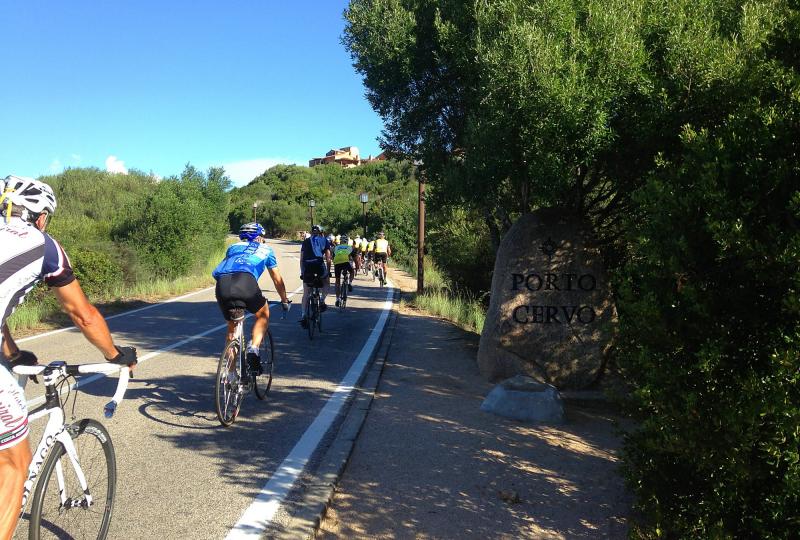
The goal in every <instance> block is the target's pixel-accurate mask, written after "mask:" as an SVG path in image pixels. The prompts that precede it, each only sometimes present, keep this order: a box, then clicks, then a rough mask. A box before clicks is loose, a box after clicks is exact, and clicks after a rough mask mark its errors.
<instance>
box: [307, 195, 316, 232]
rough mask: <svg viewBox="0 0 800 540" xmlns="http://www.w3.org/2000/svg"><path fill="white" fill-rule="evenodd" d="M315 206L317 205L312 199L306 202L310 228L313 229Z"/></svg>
mask: <svg viewBox="0 0 800 540" xmlns="http://www.w3.org/2000/svg"><path fill="white" fill-rule="evenodd" d="M315 206H317V203H316V202H314V199H309V200H308V209H309V210H310V211H311V228H312V229H313V228H314V207H315Z"/></svg>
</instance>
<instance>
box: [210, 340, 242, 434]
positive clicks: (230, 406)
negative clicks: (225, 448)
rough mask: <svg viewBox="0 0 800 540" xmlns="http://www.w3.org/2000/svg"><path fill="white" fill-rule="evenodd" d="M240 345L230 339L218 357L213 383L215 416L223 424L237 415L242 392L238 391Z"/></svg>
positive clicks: (229, 422) (233, 419)
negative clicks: (215, 377)
mask: <svg viewBox="0 0 800 540" xmlns="http://www.w3.org/2000/svg"><path fill="white" fill-rule="evenodd" d="M241 354H242V346H241V344H240V343H239V341H231V342H230V343H228V345H226V346H225V349H224V350H223V351H222V355H221V356H220V357H219V365H218V366H217V380H216V382H215V384H214V396H215V401H216V408H217V418H218V419H219V422H220V423H221V424H222V425H223V426H230V425H231V424H233V422H234V421H235V420H236V417H237V416H238V415H239V408H240V407H241V406H242V399H243V398H244V392H240V391H239V381H240V380H241V373H240V372H239V369H240V366H241V362H240V356H241Z"/></svg>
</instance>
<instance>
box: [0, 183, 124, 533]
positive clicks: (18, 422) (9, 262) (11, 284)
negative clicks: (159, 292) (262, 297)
mask: <svg viewBox="0 0 800 540" xmlns="http://www.w3.org/2000/svg"><path fill="white" fill-rule="evenodd" d="M55 209H56V198H55V195H54V194H53V190H52V189H51V188H50V186H48V185H47V184H45V183H43V182H39V181H37V180H34V179H32V178H24V177H19V176H8V177H6V178H5V179H3V180H0V245H1V246H3V250H2V254H0V314H2V334H0V538H8V537H10V536H11V534H12V533H13V532H14V528H15V527H16V522H17V519H18V516H19V508H20V506H21V504H22V491H23V490H22V486H23V483H24V482H25V478H26V476H27V472H28V465H29V464H30V462H31V450H30V446H29V444H28V442H27V440H26V438H27V436H28V411H27V406H26V403H25V396H24V394H23V392H22V388H21V387H20V386H19V384H18V383H17V380H16V378H15V377H14V376H13V375H12V373H11V368H12V367H13V366H14V365H17V364H36V363H37V359H36V356H35V355H34V354H33V353H32V352H30V351H21V350H20V349H19V347H17V344H16V343H15V342H14V339H13V338H12V337H11V333H10V332H9V330H8V325H7V324H6V319H8V317H9V316H10V315H11V313H12V312H13V311H14V309H15V308H16V307H17V306H18V305H20V304H21V303H22V302H23V301H24V300H25V295H26V294H27V293H28V292H30V291H31V289H33V287H34V286H35V285H36V284H37V283H39V282H41V281H44V282H45V283H46V284H47V285H48V286H50V288H51V290H52V291H53V292H54V293H55V295H56V298H58V301H59V303H60V304H61V307H62V309H63V310H64V311H65V312H66V313H67V314H68V315H69V316H70V318H71V319H72V321H73V322H74V323H75V326H77V327H78V329H80V331H81V332H82V333H83V335H84V336H85V337H86V339H88V340H89V342H90V343H92V345H94V346H95V347H97V348H98V349H99V350H100V352H101V353H103V356H105V358H106V360H108V361H109V362H114V363H117V364H125V365H129V366H132V365H134V364H136V349H135V348H133V347H117V346H116V345H115V344H114V340H113V339H112V337H111V334H110V333H109V331H108V325H107V324H106V321H105V319H104V318H103V316H102V315H100V312H99V311H97V308H95V307H94V306H93V305H92V304H91V303H89V301H88V300H87V298H86V295H85V294H84V293H83V290H82V289H81V286H80V285H79V284H78V282H77V280H76V279H75V274H74V273H73V271H72V267H71V266H70V262H69V258H68V257H67V255H66V253H64V250H63V249H62V248H61V245H59V243H58V242H56V241H55V240H54V239H53V238H51V237H50V236H49V235H48V234H47V233H45V232H44V231H45V229H46V228H47V223H48V220H49V219H50V216H51V215H52V214H53V212H55Z"/></svg>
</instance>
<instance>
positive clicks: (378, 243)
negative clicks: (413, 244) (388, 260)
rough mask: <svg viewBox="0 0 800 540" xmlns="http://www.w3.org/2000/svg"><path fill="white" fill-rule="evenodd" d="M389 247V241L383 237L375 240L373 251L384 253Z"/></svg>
mask: <svg viewBox="0 0 800 540" xmlns="http://www.w3.org/2000/svg"><path fill="white" fill-rule="evenodd" d="M388 249H389V241H388V240H386V239H385V238H378V239H377V240H375V253H386V251H387V250H388Z"/></svg>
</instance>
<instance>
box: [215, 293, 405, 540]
mask: <svg viewBox="0 0 800 540" xmlns="http://www.w3.org/2000/svg"><path fill="white" fill-rule="evenodd" d="M387 285H388V287H387V291H386V301H385V302H384V303H383V308H382V312H381V316H380V318H379V319H378V323H377V324H376V325H375V328H373V329H372V333H370V335H369V338H367V342H366V343H365V344H364V347H363V348H362V349H361V352H360V353H359V354H358V356H357V357H356V359H355V360H354V361H353V364H352V366H350V370H349V371H348V372H347V374H346V375H345V376H344V378H343V379H342V381H341V382H340V383H339V386H337V387H336V390H335V391H334V392H333V395H332V396H331V397H330V398H329V399H328V401H327V403H325V406H324V407H323V408H322V411H320V413H319V414H318V415H317V417H316V418H315V419H314V422H312V424H311V425H310V426H309V427H308V429H307V430H306V431H305V433H303V436H302V437H301V438H300V440H299V441H298V442H297V444H295V446H294V448H292V451H291V452H290V453H289V455H288V456H287V457H286V459H284V460H283V463H281V464H280V466H279V467H278V469H277V470H276V471H275V473H274V474H273V475H272V478H270V480H269V482H267V483H266V484H265V485H264V487H263V488H261V491H260V492H259V494H258V495H257V496H256V498H255V501H253V503H252V504H251V505H250V506H249V507H248V508H247V510H245V512H244V514H242V517H241V518H239V521H238V522H237V523H236V525H234V527H233V529H231V531H230V532H229V533H228V535H227V536H226V537H225V538H226V540H238V539H240V538H261V535H262V533H263V532H264V530H265V529H266V528H267V526H268V525H269V524H270V522H271V521H272V519H273V518H274V517H275V514H276V512H277V511H278V508H280V505H281V504H282V503H283V501H284V499H286V496H287V495H288V494H289V492H290V491H291V489H292V487H294V484H295V482H296V481H297V478H298V477H299V476H300V474H301V473H302V472H303V469H304V468H305V466H306V464H307V463H308V460H309V459H310V458H311V455H312V454H313V453H314V450H316V449H317V446H318V445H319V443H320V441H321V440H322V437H323V436H324V435H325V433H326V432H327V431H328V428H329V427H330V426H331V424H333V422H334V420H336V417H337V416H338V414H339V411H340V410H341V408H342V406H343V405H344V403H345V401H346V400H347V398H348V397H349V396H350V394H351V393H352V392H353V389H354V387H355V384H356V383H357V382H358V379H359V377H360V376H361V373H362V372H363V371H364V369H365V368H366V365H367V361H368V360H369V358H370V357H371V356H372V351H373V350H374V349H375V346H376V345H377V343H378V338H379V337H380V335H381V332H382V331H383V327H384V325H385V324H386V319H387V318H388V316H389V312H390V310H391V308H392V290H393V288H394V286H393V285H392V284H390V283H388V282H387Z"/></svg>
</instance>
